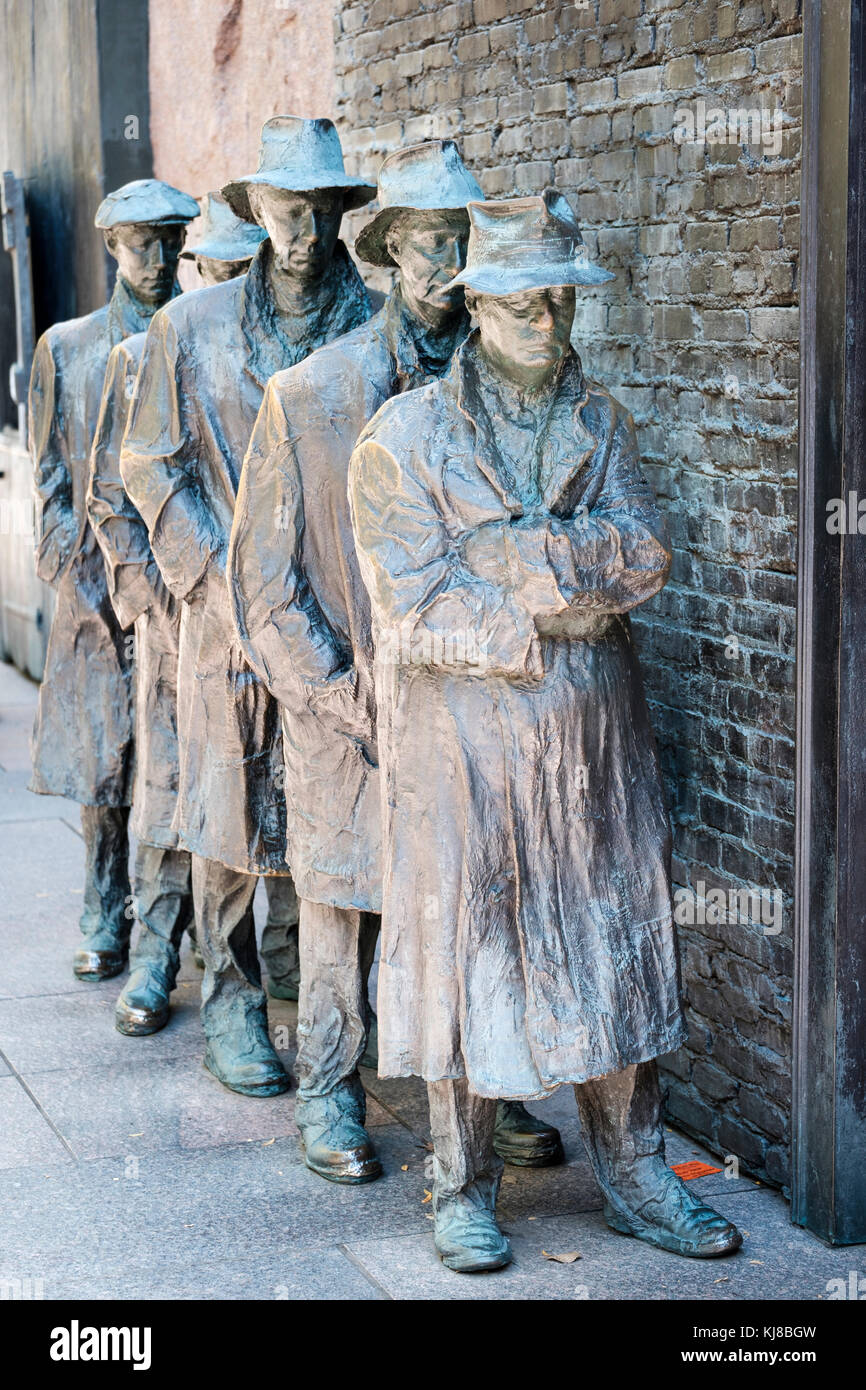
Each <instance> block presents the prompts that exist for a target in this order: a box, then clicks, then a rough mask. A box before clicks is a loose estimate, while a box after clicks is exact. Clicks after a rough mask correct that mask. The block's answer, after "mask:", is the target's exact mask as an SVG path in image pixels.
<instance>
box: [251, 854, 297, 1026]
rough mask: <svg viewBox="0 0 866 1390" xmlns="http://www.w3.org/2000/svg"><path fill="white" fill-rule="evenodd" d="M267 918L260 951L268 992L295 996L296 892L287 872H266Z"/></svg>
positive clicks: (285, 997) (280, 995)
mask: <svg viewBox="0 0 866 1390" xmlns="http://www.w3.org/2000/svg"><path fill="white" fill-rule="evenodd" d="M265 889H266V892H267V895H268V919H267V921H266V922H265V929H264V931H263V932H262V947H261V955H262V960H263V961H264V963H265V969H266V970H267V972H268V993H269V994H271V995H273V996H274V998H275V999H297V997H298V986H299V981H300V966H299V961H298V914H299V904H298V895H297V893H296V892H295V885H294V883H293V882H292V879H291V876H290V875H289V874H280V875H268V877H267V878H266V879H265Z"/></svg>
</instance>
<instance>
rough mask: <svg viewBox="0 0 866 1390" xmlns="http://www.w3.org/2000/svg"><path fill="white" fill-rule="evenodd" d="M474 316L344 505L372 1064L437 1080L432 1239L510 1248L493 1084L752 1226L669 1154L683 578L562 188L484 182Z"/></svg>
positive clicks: (369, 452) (359, 463) (379, 439)
mask: <svg viewBox="0 0 866 1390" xmlns="http://www.w3.org/2000/svg"><path fill="white" fill-rule="evenodd" d="M469 216H470V221H471V232H470V239H469V249H468V255H467V264H466V268H465V269H464V270H463V271H462V272H461V273H460V274H459V275H458V276H457V277H456V281H455V282H456V283H459V284H462V285H463V286H464V288H465V290H466V296H467V305H468V307H469V309H470V312H471V313H472V314H473V317H474V318H475V320H476V322H477V330H476V331H475V332H473V333H472V334H471V336H470V337H469V338H468V339H467V341H466V342H465V343H464V344H463V346H462V348H460V349H459V351H458V352H457V354H456V356H455V359H454V363H453V365H452V368H451V370H450V372H449V373H448V375H447V376H445V377H443V379H442V380H441V381H438V382H435V383H433V384H432V385H430V386H427V387H425V388H424V389H423V390H421V391H415V392H412V393H410V394H408V395H406V396H403V397H399V398H397V399H395V400H393V401H390V402H388V403H387V404H386V405H384V406H383V407H382V408H381V410H380V411H379V413H378V415H377V416H376V417H375V419H374V420H373V421H372V422H371V424H370V425H369V426H368V428H367V430H366V431H365V432H364V433H363V434H362V436H361V439H360V440H359V443H358V446H357V448H356V450H355V453H354V455H353V458H352V463H351V468H350V504H351V509H352V516H353V525H354V532H355V539H356V544H357V549H358V556H359V562H360V567H361V574H362V576H363V579H364V582H365V584H366V586H367V589H368V591H369V594H370V600H371V605H372V613H373V638H374V643H375V646H376V693H377V702H378V711H379V757H380V765H381V768H382V774H383V791H382V800H383V806H384V808H385V834H384V839H385V843H384V891H383V933H382V958H381V964H380V975H379V1068H380V1074H381V1075H383V1076H403V1075H409V1074H416V1075H420V1076H423V1077H424V1078H425V1079H426V1080H427V1082H428V1086H429V1094H430V1109H431V1128H432V1132H433V1144H434V1154H435V1164H434V1174H435V1176H434V1186H433V1208H434V1221H435V1224H434V1233H435V1241H436V1246H437V1249H438V1250H439V1253H440V1255H441V1256H442V1258H443V1260H444V1261H445V1263H446V1264H447V1265H448V1266H449V1267H450V1268H453V1269H457V1270H464V1271H465V1270H477V1269H491V1268H496V1267H498V1266H500V1265H503V1264H506V1263H507V1262H508V1260H509V1259H510V1249H509V1245H508V1242H507V1240H506V1239H505V1238H504V1236H503V1235H502V1234H501V1232H500V1231H499V1229H498V1227H497V1225H496V1221H495V1216H494V1209H495V1200H496V1193H497V1189H498V1186H499V1178H500V1164H499V1162H498V1160H497V1159H496V1158H495V1157H494V1153H493V1147H492V1136H493V1124H494V1117H495V1101H494V1097H497V1096H515V1097H523V1098H532V1097H541V1096H544V1095H547V1094H549V1093H550V1092H551V1091H553V1090H554V1089H555V1088H556V1087H558V1086H560V1085H563V1084H564V1083H571V1084H574V1086H575V1092H576V1096H577V1102H578V1107H579V1110H580V1117H581V1123H582V1127H583V1133H584V1135H585V1138H586V1143H587V1147H588V1150H589V1154H590V1159H591V1162H592V1164H593V1168H594V1170H595V1173H596V1176H597V1178H598V1180H599V1183H600V1184H601V1187H602V1190H603V1193H604V1199H605V1206H604V1210H605V1216H606V1218H607V1220H608V1222H609V1223H610V1224H611V1225H612V1226H614V1227H615V1228H616V1229H617V1230H620V1231H624V1232H628V1233H630V1234H632V1235H637V1236H639V1237H641V1238H642V1239H644V1240H646V1241H649V1242H650V1243H652V1244H655V1245H659V1246H662V1247H663V1248H665V1249H668V1250H673V1251H677V1252H678V1253H680V1254H684V1255H695V1256H711V1255H720V1254H726V1253H728V1252H729V1251H731V1250H734V1249H736V1248H737V1246H738V1245H739V1243H740V1237H739V1234H738V1232H737V1231H736V1230H735V1228H734V1227H733V1226H731V1225H730V1224H729V1223H728V1222H727V1221H725V1220H724V1219H723V1218H722V1217H720V1216H718V1215H717V1214H716V1213H715V1212H713V1211H712V1210H711V1209H710V1208H709V1207H706V1206H704V1205H703V1204H702V1203H701V1202H700V1201H699V1200H698V1199H697V1198H694V1197H692V1195H691V1194H690V1192H689V1190H688V1189H687V1188H686V1187H685V1186H684V1184H683V1183H682V1182H681V1181H680V1179H679V1178H678V1177H677V1176H676V1175H675V1174H674V1173H673V1172H671V1170H670V1169H668V1168H667V1167H666V1165H665V1161H664V1142H663V1128H662V1122H661V1107H660V1098H659V1089H658V1080H657V1076H656V1067H655V1061H654V1059H655V1058H656V1057H658V1056H659V1055H661V1054H662V1053H666V1052H670V1051H672V1050H673V1049H675V1048H677V1047H679V1046H680V1045H681V1043H682V1042H683V1041H684V1038H685V1027H684V1022H683V1015H682V1009H681V1006H680V998H679V975H678V963H677V949H676V940H675V936H674V926H673V920H672V913H671V895H670V881H669V850H670V836H669V828H668V821H667V816H666V813H665V807H664V800H663V792H662V784H661V778H660V773H659V767H658V762H657V758H656V753H655V747H654V743H653V737H652V732H651V729H650V725H649V718H648V712H647V707H646V702H645V699H644V695H643V691H642V685H641V679H640V672H639V669H638V664H637V660H636V656H635V653H634V649H633V646H632V641H631V635H630V629H629V621H628V617H627V614H628V612H629V610H630V609H632V608H634V607H635V606H636V605H638V604H640V603H643V602H644V601H645V600H646V599H648V598H650V597H651V596H652V595H653V594H654V593H656V592H658V590H659V589H660V588H661V587H662V585H663V584H664V583H665V580H666V578H667V574H668V570H669V566H670V550H669V545H668V539H667V533H666V529H665V525H664V522H663V520H662V518H661V516H660V514H659V511H658V509H657V506H656V503H655V499H654V497H653V493H652V490H651V489H650V487H649V486H648V484H647V483H646V481H645V479H644V478H643V475H642V473H641V468H640V459H639V455H638V451H637V443H636V439H635V433H634V426H633V424H632V421H631V417H630V416H629V414H628V412H627V411H626V410H625V409H624V408H623V407H622V406H621V405H619V404H618V402H617V401H615V400H614V398H613V397H612V396H610V395H609V394H608V392H606V391H605V390H603V389H602V388H600V387H597V386H595V385H593V384H592V383H591V382H588V381H587V380H586V378H585V377H584V375H583V370H582V368H581V364H580V360H579V358H578V357H577V355H576V353H575V352H574V351H573V350H572V349H571V347H570V345H569V334H570V331H571V327H572V321H573V317H574V309H575V287H576V286H584V285H594V284H598V283H600V281H601V280H602V279H606V278H609V277H608V276H607V275H606V273H605V272H604V271H602V270H600V269H599V267H597V266H595V265H594V264H592V263H591V262H590V261H589V259H588V257H587V255H586V251H585V248H584V246H583V242H582V238H581V235H580V229H579V227H578V224H577V221H576V218H575V217H574V214H573V212H572V210H571V208H570V207H569V205H568V203H567V202H566V200H565V199H564V198H562V197H561V196H560V195H559V194H557V193H555V192H554V191H553V190H548V191H547V192H546V193H545V194H544V196H543V197H540V198H520V199H513V200H507V201H503V202H501V203H482V202H479V203H470V205H469Z"/></svg>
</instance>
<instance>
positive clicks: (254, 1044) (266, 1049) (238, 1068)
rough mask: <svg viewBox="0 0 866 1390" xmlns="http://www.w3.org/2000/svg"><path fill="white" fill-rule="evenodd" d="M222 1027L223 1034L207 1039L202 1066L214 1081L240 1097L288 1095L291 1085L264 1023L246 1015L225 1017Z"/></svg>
mask: <svg viewBox="0 0 866 1390" xmlns="http://www.w3.org/2000/svg"><path fill="white" fill-rule="evenodd" d="M234 1012H235V1014H238V1013H240V1012H241V1011H240V1010H239V1009H236V1010H235V1011H234ZM225 1023H226V1024H227V1025H228V1028H227V1031H226V1032H225V1033H217V1034H214V1035H213V1036H210V1037H208V1039H207V1047H206V1049H205V1054H204V1065H205V1066H206V1067H207V1069H208V1071H209V1072H210V1073H211V1074H212V1075H213V1076H215V1077H216V1079H217V1081H221V1082H222V1084H223V1085H224V1086H227V1087H228V1088H229V1090H230V1091H237V1093H238V1094H239V1095H241V1096H262V1097H266V1096H279V1095H282V1093H283V1092H284V1091H287V1090H288V1089H289V1087H290V1085H291V1081H290V1079H289V1077H288V1075H287V1074H286V1069H285V1067H284V1066H283V1064H282V1062H281V1061H280V1059H279V1057H278V1056H277V1054H276V1052H275V1051H274V1048H273V1046H272V1044H271V1040H270V1038H269V1037H268V1029H267V1024H266V1022H265V1020H264V1019H263V1018H261V1017H258V1016H257V1015H255V1014H252V1015H251V1014H249V1013H247V1014H246V1017H239V1018H237V1019H236V1020H235V1019H233V1018H232V1015H231V1014H230V1013H228V1014H227V1016H226V1018H225Z"/></svg>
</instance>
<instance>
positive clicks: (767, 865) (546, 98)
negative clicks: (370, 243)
mask: <svg viewBox="0 0 866 1390" xmlns="http://www.w3.org/2000/svg"><path fill="white" fill-rule="evenodd" d="M337 11H338V13H337V16H336V22H335V31H336V74H337V114H338V118H339V120H340V124H341V127H342V128H343V130H344V132H345V134H344V139H345V143H346V147H347V149H348V150H349V151H351V158H352V160H353V161H354V164H353V167H354V168H355V169H356V171H358V172H366V173H369V174H371V175H372V174H375V171H376V169H377V167H378V164H379V162H380V160H381V157H382V156H383V155H384V154H386V153H387V152H388V151H389V150H392V149H394V148H396V147H397V146H399V145H400V144H402V143H409V142H411V141H414V140H421V139H425V138H430V137H438V136H454V137H455V138H456V139H457V140H458V141H459V142H460V144H461V146H462V149H463V153H464V156H465V158H466V160H467V162H468V163H469V164H470V165H472V166H473V168H474V170H475V172H476V173H477V175H478V177H479V179H480V181H481V183H482V186H483V187H484V190H485V192H486V194H487V195H488V196H491V197H497V196H503V195H507V194H512V193H515V192H518V193H524V192H537V191H539V190H540V189H541V188H543V187H544V186H545V185H546V184H552V183H555V184H556V185H557V186H558V187H559V188H560V189H561V190H562V191H564V192H565V193H566V194H568V195H570V196H571V197H572V199H573V201H574V203H575V205H576V207H577V209H578V212H579V215H580V218H581V221H582V223H583V225H584V228H585V231H586V235H587V241H588V243H589V244H590V247H591V249H592V251H593V253H594V254H596V255H597V256H598V257H599V259H600V260H601V261H602V262H603V263H604V264H605V265H606V266H608V267H609V268H611V269H612V270H614V271H615V272H616V277H617V278H616V282H615V283H614V282H611V283H610V284H609V285H605V286H603V287H602V288H601V289H600V290H599V291H597V292H592V291H589V292H587V293H585V294H583V293H582V294H581V297H580V303H579V308H578V317H577V322H576V327H575V340H576V341H577V342H578V343H579V344H580V350H581V353H582V355H583V358H584V363H585V366H586V368H587V371H588V373H589V375H590V376H592V377H594V378H595V379H597V380H599V381H601V382H603V383H604V384H605V385H607V386H608V387H610V389H612V390H613V391H614V393H615V394H616V395H617V396H619V397H620V398H621V399H622V400H624V401H625V402H627V404H628V405H629V406H630V408H631V409H632V411H633V413H634V417H635V421H636V424H637V427H638V433H639V438H640V441H641V445H642V449H643V453H644V457H645V461H646V468H647V472H648V475H649V477H650V478H651V481H652V482H653V484H654V486H655V488H656V490H657V492H658V495H659V497H660V498H661V500H662V504H663V506H664V508H665V510H666V513H667V516H668V519H669V522H670V526H671V531H672V534H673V538H674V544H675V549H676V555H675V563H674V569H673V576H672V579H671V582H670V583H669V585H668V586H667V588H666V590H665V591H664V592H663V593H662V594H661V595H660V596H659V597H658V598H657V599H656V600H655V601H653V602H652V603H650V604H648V605H647V606H646V607H645V608H644V609H643V610H642V611H641V615H640V618H639V619H638V620H637V621H636V623H635V628H636V631H637V634H638V640H639V643H640V647H641V651H642V657H643V662H644V665H645V670H646V679H647V686H648V693H649V696H650V699H651V702H652V708H653V718H654V723H655V727H656V730H657V735H658V740H659V744H660V749H661V754H662V758H663V763H664V767H665V772H666V777H667V783H668V790H669V798H670V806H671V812H672V816H673V821H674V827H675V861H674V878H675V883H676V884H678V885H683V886H685V887H688V888H691V889H692V890H695V891H696V892H697V893H698V894H699V895H700V894H701V893H702V892H703V891H704V890H703V888H702V887H701V885H705V887H706V889H707V890H709V889H711V888H719V887H720V888H721V889H722V890H723V891H724V893H725V894H726V895H727V894H729V893H730V891H731V890H732V889H736V888H740V887H750V888H753V889H756V890H764V891H765V892H766V893H773V892H776V893H781V894H783V895H784V909H783V911H782V912H781V914H780V918H778V919H777V918H776V917H775V912H774V910H771V904H770V903H769V902H768V903H766V904H765V910H764V914H763V915H764V917H765V918H769V919H770V920H769V921H765V922H763V923H762V922H761V921H758V922H757V923H755V922H754V921H750V920H743V919H744V918H746V919H748V918H749V917H750V916H755V915H758V916H760V913H759V912H758V911H757V910H756V909H757V904H756V903H755V902H752V904H751V912H749V911H748V910H746V911H743V910H741V911H740V912H739V914H737V913H733V914H731V913H728V912H726V913H725V914H724V915H722V920H721V921H719V922H718V923H715V922H713V920H712V919H713V917H714V916H716V915H719V914H718V913H717V911H716V910H715V908H714V906H713V901H712V899H711V901H710V910H709V912H707V911H706V910H705V904H704V902H703V901H702V900H701V899H700V897H699V899H698V901H697V903H695V901H694V899H693V898H690V897H688V896H686V895H681V896H682V897H683V902H682V906H681V915H683V916H686V917H688V916H691V917H693V918H695V919H696V920H695V921H693V922H688V921H686V922H684V923H683V925H682V945H683V963H684V975H685V992H686V997H687V1000H688V1016H689V1020H690V1027H691V1033H690V1040H689V1044H688V1047H687V1048H686V1049H684V1050H683V1051H682V1052H681V1053H679V1054H677V1056H676V1057H672V1058H670V1059H669V1060H668V1063H667V1066H666V1079H667V1085H668V1105H669V1109H670V1113H671V1115H672V1116H673V1118H674V1119H675V1121H676V1122H677V1123H678V1124H680V1125H682V1126H683V1127H685V1128H686V1129H689V1130H692V1131H693V1132H695V1133H696V1134H700V1135H702V1136H704V1137H705V1138H706V1139H708V1140H709V1142H710V1143H711V1145H712V1146H713V1147H714V1148H715V1149H716V1150H717V1152H719V1153H720V1154H733V1155H736V1156H737V1158H738V1159H739V1160H740V1162H741V1163H742V1164H743V1166H744V1167H745V1168H746V1169H748V1170H750V1171H752V1172H754V1173H757V1174H759V1175H761V1176H765V1177H767V1178H769V1179H770V1180H772V1181H775V1182H779V1183H784V1182H785V1181H786V1173H787V1137H788V1118H789V1098H790V1016H791V971H792V960H791V926H792V919H791V890H792V849H793V736H794V695H793V689H794V641H795V639H794V633H795V614H794V603H795V580H794V555H795V545H794V542H795V519H796V466H797V375H798V309H797V289H796V259H797V247H798V235H799V231H798V200H799V145H800V102H801V90H800V86H801V84H800V76H801V43H800V37H799V33H800V15H799V5H798V0H589V3H573V4H566V3H561V0H532V3H530V0H526V2H525V3H524V2H523V0H456V3H452V4H442V3H437V0H426V3H425V0H354V2H352V0H347V3H343V4H340V3H338V5H337ZM701 102H703V103H704V104H705V105H704V108H703V116H704V121H705V126H706V127H707V133H708V134H710V133H712V131H713V116H712V112H713V109H714V108H721V109H722V111H723V113H724V120H725V124H726V132H725V133H726V142H725V143H708V142H707V143H699V142H698V141H697V140H686V141H682V142H679V143H678V141H677V140H676V139H675V138H674V133H675V131H678V130H679V131H681V132H683V131H684V132H685V133H687V134H690V133H693V134H694V135H695V136H698V135H700V133H701V130H700V123H701V115H702V108H701V106H700V103H701ZM752 108H758V109H759V110H763V111H764V112H765V116H764V122H765V123H764V124H763V125H761V127H760V130H759V129H758V128H757V127H754V126H749V127H747V128H746V127H743V126H742V125H741V124H740V122H742V121H746V120H748V113H749V112H750V110H751V109H752ZM737 113H739V114H737ZM758 119H759V120H760V119H761V118H760V116H759V118H758ZM689 120H691V122H692V125H693V127H694V129H693V131H689V129H688V122H689ZM362 218H363V214H360V215H359V216H358V217H357V219H356V220H358V221H360V220H361V219H362ZM707 916H708V917H709V919H710V920H709V922H708V921H706V920H700V919H702V918H705V917H707ZM737 916H739V920H734V918H737ZM764 927H769V931H767V930H764ZM779 927H781V930H777V928H779Z"/></svg>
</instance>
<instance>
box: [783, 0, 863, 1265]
mask: <svg viewBox="0 0 866 1390" xmlns="http://www.w3.org/2000/svg"><path fill="white" fill-rule="evenodd" d="M803 17H804V65H805V73H804V77H805V83H804V122H803V150H804V159H803V182H802V199H801V201H802V219H803V220H802V248H801V249H802V259H801V297H800V305H801V381H800V525H799V556H798V640H797V663H798V713H797V867H796V873H797V879H796V900H795V919H796V920H795V931H796V973H795V1005H796V1014H795V1052H794V1095H793V1119H794V1124H793V1155H792V1157H793V1211H792V1215H793V1219H794V1221H795V1222H796V1223H797V1224H799V1225H803V1226H806V1227H808V1228H809V1229H810V1230H812V1231H814V1232H815V1233H816V1234H817V1235H819V1236H821V1237H822V1238H823V1239H825V1240H827V1241H830V1242H832V1243H834V1244H846V1243H852V1242H856V1241H862V1240H864V1239H866V1165H864V1164H863V1153H864V1152H866V1084H864V1059H866V970H864V965H866V962H864V923H866V864H864V854H863V842H864V835H866V762H864V750H863V747H862V738H863V733H864V731H866V704H864V692H866V537H863V536H859V535H856V534H855V535H843V536H839V535H831V534H830V533H829V532H828V529H827V503H828V502H829V501H830V500H831V499H833V498H847V496H848V493H849V491H850V490H852V489H855V490H857V491H858V493H859V495H860V496H863V497H866V467H864V456H863V423H864V422H863V412H864V408H866V377H864V368H866V361H864V341H863V340H864V326H866V316H864V313H863V288H864V280H863V274H864V269H866V260H864V258H866V240H864V231H866V226H864V217H863V202H862V200H863V195H864V192H866V182H864V177H863V175H864V168H863V158H864V150H863V136H864V132H863V95H864V94H863V80H864V61H863V20H862V6H861V0H806V3H805V4H804V16H803ZM849 75H850V82H849Z"/></svg>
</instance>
